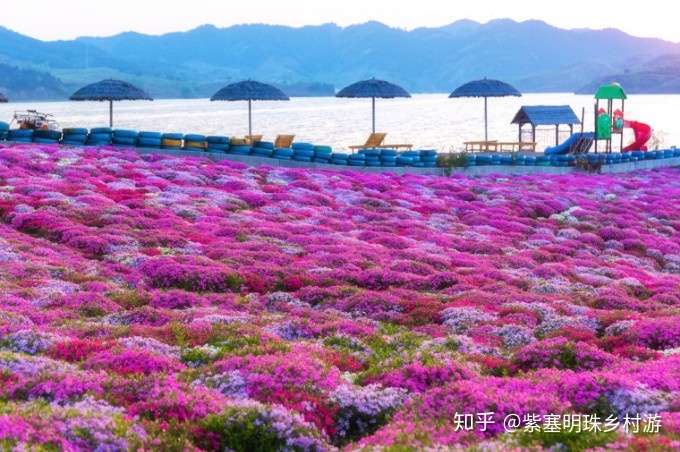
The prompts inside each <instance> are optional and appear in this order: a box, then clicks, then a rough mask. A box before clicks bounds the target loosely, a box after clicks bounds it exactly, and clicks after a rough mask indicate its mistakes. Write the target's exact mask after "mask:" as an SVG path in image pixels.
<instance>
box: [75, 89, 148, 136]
mask: <svg viewBox="0 0 680 452" xmlns="http://www.w3.org/2000/svg"><path fill="white" fill-rule="evenodd" d="M71 100H76V101H85V100H93V101H100V102H103V101H109V126H110V127H113V102H114V101H120V100H153V99H152V98H151V96H149V95H148V94H147V93H146V92H144V91H142V90H141V89H139V88H137V87H136V86H134V85H132V84H130V83H128V82H124V81H122V80H111V79H108V80H102V81H101V82H97V83H92V84H91V85H87V86H84V87H82V88H80V89H79V90H78V91H76V92H75V93H73V95H72V96H71Z"/></svg>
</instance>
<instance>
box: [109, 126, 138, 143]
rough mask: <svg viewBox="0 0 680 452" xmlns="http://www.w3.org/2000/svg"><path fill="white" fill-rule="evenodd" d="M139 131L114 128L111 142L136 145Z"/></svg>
mask: <svg viewBox="0 0 680 452" xmlns="http://www.w3.org/2000/svg"><path fill="white" fill-rule="evenodd" d="M138 136H139V132H137V131H136V130H125V129H116V130H114V131H113V140H112V142H113V144H114V145H115V146H136V145H137V137H138Z"/></svg>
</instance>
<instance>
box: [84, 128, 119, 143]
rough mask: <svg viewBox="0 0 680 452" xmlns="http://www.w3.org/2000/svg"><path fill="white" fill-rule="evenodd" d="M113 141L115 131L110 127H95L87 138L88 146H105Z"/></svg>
mask: <svg viewBox="0 0 680 452" xmlns="http://www.w3.org/2000/svg"><path fill="white" fill-rule="evenodd" d="M112 141H113V130H112V129H111V128H110V127H95V128H93V129H90V134H89V135H88V136H87V143H86V144H87V145H88V146H105V145H108V144H111V143H112Z"/></svg>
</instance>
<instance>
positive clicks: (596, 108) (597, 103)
mask: <svg viewBox="0 0 680 452" xmlns="http://www.w3.org/2000/svg"><path fill="white" fill-rule="evenodd" d="M599 107H600V99H597V100H596V101H595V129H594V130H595V140H594V141H595V153H596V154H597V142H598V141H599V140H598V139H597V111H598V110H599V109H600V108H599Z"/></svg>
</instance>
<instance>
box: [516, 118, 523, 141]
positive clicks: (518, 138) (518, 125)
mask: <svg viewBox="0 0 680 452" xmlns="http://www.w3.org/2000/svg"><path fill="white" fill-rule="evenodd" d="M517 130H518V132H519V133H518V136H517V142H518V143H521V142H522V123H521V122H520V123H519V124H517Z"/></svg>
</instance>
